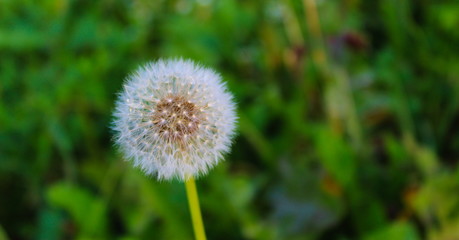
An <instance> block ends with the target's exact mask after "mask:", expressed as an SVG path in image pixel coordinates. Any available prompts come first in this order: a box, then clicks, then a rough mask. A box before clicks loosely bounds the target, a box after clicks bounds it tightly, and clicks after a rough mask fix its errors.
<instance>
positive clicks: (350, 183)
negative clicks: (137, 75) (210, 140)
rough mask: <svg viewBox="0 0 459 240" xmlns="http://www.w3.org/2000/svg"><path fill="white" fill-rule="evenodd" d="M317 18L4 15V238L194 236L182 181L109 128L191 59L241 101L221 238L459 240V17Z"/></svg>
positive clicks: (303, 4) (213, 190)
mask: <svg viewBox="0 0 459 240" xmlns="http://www.w3.org/2000/svg"><path fill="white" fill-rule="evenodd" d="M313 3H314V2H312V1H311V0H304V1H301V0H290V1H275V0H266V1H261V0H259V1H256V0H253V1H242V0H240V1H235V0H197V1H187V0H173V1H166V0H163V1H150V0H132V1H129V0H123V1H115V0H100V1H90V0H79V1H77V0H41V1H34V0H0V239H1V240H4V239H38V240H54V239H120V240H134V239H173V240H174V239H177V240H187V239H193V231H192V227H191V221H190V216H189V212H188V204H187V201H186V194H185V188H184V185H183V183H180V182H178V181H174V182H157V181H156V180H155V179H153V178H149V177H146V176H144V175H143V174H142V173H141V172H140V171H139V170H137V169H133V168H132V167H131V165H130V164H129V163H128V162H125V161H123V159H122V156H121V154H120V153H119V152H117V150H116V148H115V147H114V146H113V142H112V140H111V138H112V132H111V130H110V128H109V125H110V122H111V119H112V117H111V113H112V111H113V107H114V100H115V99H116V93H117V92H119V91H120V90H121V89H122V83H123V79H124V78H125V77H126V76H127V75H128V74H129V73H130V72H132V71H133V70H135V69H136V67H137V66H139V65H140V64H144V63H146V62H147V61H150V60H156V59H158V58H168V57H179V56H182V57H185V58H190V59H193V60H196V61H199V62H201V63H203V64H204V65H206V66H209V67H212V68H214V69H216V70H217V71H219V72H221V73H222V75H223V77H224V79H225V80H226V81H227V82H228V84H229V88H230V89H231V91H232V92H233V93H234V94H235V96H236V100H237V104H238V116H239V123H238V136H237V138H236V139H235V143H234V145H233V150H232V152H231V153H230V154H228V155H227V156H226V161H225V162H223V163H221V164H219V165H218V166H217V167H216V168H215V169H213V170H212V171H211V172H210V174H208V175H207V176H205V177H203V178H201V179H199V181H198V182H197V184H198V188H199V192H200V200H201V208H202V211H203V216H204V222H205V225H206V231H207V234H208V238H209V239H263V240H264V239H267V240H269V239H292V240H296V239H343V240H344V239H364V240H387V239H389V240H391V239H393V240H398V239H403V240H405V239H406V240H411V239H413V240H415V239H438V240H455V239H459V168H458V160H459V158H458V156H459V135H458V133H459V54H458V53H459V31H458V29H459V28H458V27H459V2H458V1H453V0H451V1H429V0H419V1H415V0H403V1H397V0H379V1H363V0H345V1H324V0H321V1H317V5H316V6H315V5H314V4H313ZM317 16H318V18H319V19H320V20H319V21H317Z"/></svg>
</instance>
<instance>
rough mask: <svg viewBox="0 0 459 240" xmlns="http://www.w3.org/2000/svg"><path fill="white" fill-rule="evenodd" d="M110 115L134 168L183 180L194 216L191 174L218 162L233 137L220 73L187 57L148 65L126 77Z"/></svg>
mask: <svg viewBox="0 0 459 240" xmlns="http://www.w3.org/2000/svg"><path fill="white" fill-rule="evenodd" d="M114 118H115V120H114V123H113V129H114V130H115V132H116V138H115V139H116V143H117V145H118V146H119V147H120V148H121V150H122V151H123V153H124V154H125V156H126V158H127V159H130V160H131V161H132V163H133V165H134V166H136V167H139V168H140V169H142V170H143V171H144V172H145V173H146V174H147V175H150V176H155V177H156V178H157V179H159V180H162V179H165V180H169V179H173V178H178V179H180V180H183V181H186V183H187V190H188V193H189V195H188V196H189V199H190V198H192V199H190V207H191V208H192V209H191V210H192V215H193V218H194V217H195V215H196V214H193V211H194V210H193V208H195V210H196V206H195V205H196V203H192V202H193V201H195V202H197V195H196V196H193V189H194V194H196V190H195V186H194V180H193V177H198V176H200V175H203V174H205V173H207V172H208V170H209V169H211V168H212V167H214V166H215V165H216V164H217V163H218V162H219V161H220V160H222V157H223V155H224V154H225V153H227V152H228V151H229V148H230V145H231V140H232V137H233V135H234V129H235V123H236V115H235V105H234V103H233V97H232V95H231V94H230V93H228V92H227V90H226V85H225V84H224V83H223V82H222V81H221V78H220V76H219V75H218V74H217V73H215V72H214V71H212V70H210V69H207V68H203V67H201V66H199V65H197V64H195V63H193V62H192V61H189V60H181V59H179V60H168V61H162V60H160V61H157V62H154V63H149V64H147V65H145V66H143V67H141V68H139V69H138V70H137V71H136V72H135V73H134V74H132V75H131V76H129V77H128V79H127V81H126V83H125V85H124V90H123V91H122V92H121V94H120V95H119V98H118V101H117V103H116V110H115V113H114ZM193 199H194V200H193ZM192 205H194V206H192ZM197 206H198V207H197V210H198V212H199V215H200V211H199V205H197ZM199 218H200V216H199ZM193 222H194V223H195V219H193ZM201 224H202V223H201ZM195 232H196V231H195ZM204 238H205V236H204ZM201 239H202V238H201Z"/></svg>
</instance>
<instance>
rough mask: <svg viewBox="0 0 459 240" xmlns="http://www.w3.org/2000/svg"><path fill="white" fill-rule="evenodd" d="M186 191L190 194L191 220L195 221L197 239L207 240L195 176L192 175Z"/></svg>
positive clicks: (186, 183)
mask: <svg viewBox="0 0 459 240" xmlns="http://www.w3.org/2000/svg"><path fill="white" fill-rule="evenodd" d="M185 186H186V193H187V196H188V204H189V206H190V211H191V220H192V222H193V229H194V235H195V237H196V240H206V232H205V231H204V224H203V223H202V216H201V209H200V207H199V199H198V192H197V191H196V183H195V182H194V178H193V177H190V178H189V179H188V180H187V181H186V182H185Z"/></svg>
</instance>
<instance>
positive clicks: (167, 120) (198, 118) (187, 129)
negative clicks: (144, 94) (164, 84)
mask: <svg viewBox="0 0 459 240" xmlns="http://www.w3.org/2000/svg"><path fill="white" fill-rule="evenodd" d="M152 118H153V119H152V121H153V123H154V125H155V126H156V131H158V133H159V135H160V136H161V137H163V138H165V140H168V141H181V140H183V139H185V138H190V137H193V136H194V135H196V132H197V130H198V129H199V124H200V123H201V122H202V120H203V119H204V116H203V114H202V112H200V108H199V107H197V106H196V105H195V104H194V103H192V102H191V101H189V100H188V99H187V98H186V97H184V96H180V95H168V96H166V97H165V98H163V99H161V100H159V102H158V103H157V104H156V106H155V109H154V112H153V116H152ZM169 133H173V134H169Z"/></svg>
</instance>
